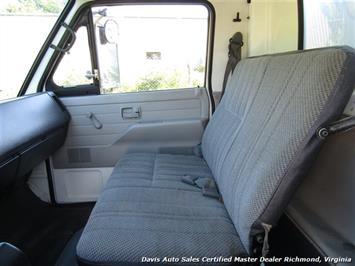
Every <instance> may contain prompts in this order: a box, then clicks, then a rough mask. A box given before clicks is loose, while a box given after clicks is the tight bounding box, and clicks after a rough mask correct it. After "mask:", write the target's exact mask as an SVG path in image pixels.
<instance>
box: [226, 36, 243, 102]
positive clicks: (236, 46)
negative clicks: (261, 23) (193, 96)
mask: <svg viewBox="0 0 355 266" xmlns="http://www.w3.org/2000/svg"><path fill="white" fill-rule="evenodd" d="M242 46H243V35H242V33H241V32H237V33H235V34H234V35H233V36H232V38H230V39H229V46H228V50H229V51H228V62H227V66H226V71H225V72H224V79H223V87H222V96H223V94H224V91H225V89H226V86H227V82H228V79H229V76H230V75H231V74H233V71H234V69H235V67H236V66H237V64H238V62H239V61H240V60H241V58H242Z"/></svg>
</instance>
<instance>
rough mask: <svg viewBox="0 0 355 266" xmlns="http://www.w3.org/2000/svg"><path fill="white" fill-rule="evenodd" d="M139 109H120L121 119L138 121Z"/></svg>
mask: <svg viewBox="0 0 355 266" xmlns="http://www.w3.org/2000/svg"><path fill="white" fill-rule="evenodd" d="M141 113H142V111H141V108H140V107H137V106H136V107H123V108H121V115H122V118H123V119H138V118H140V117H141Z"/></svg>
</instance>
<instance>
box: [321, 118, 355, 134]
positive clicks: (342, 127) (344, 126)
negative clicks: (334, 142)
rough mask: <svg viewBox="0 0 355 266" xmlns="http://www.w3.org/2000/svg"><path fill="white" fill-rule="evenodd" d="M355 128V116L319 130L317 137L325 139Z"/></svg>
mask: <svg viewBox="0 0 355 266" xmlns="http://www.w3.org/2000/svg"><path fill="white" fill-rule="evenodd" d="M353 128H355V116H348V117H345V118H343V119H340V120H338V121H335V122H334V123H331V124H329V125H328V126H325V127H322V128H320V129H318V130H317V136H318V137H319V138H320V139H325V138H326V137H328V136H329V135H333V134H336V133H338V132H345V131H348V130H351V129H353Z"/></svg>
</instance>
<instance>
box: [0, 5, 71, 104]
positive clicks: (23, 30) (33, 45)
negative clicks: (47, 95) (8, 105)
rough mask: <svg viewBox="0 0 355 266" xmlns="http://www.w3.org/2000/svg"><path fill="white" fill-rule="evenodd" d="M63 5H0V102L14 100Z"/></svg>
mask: <svg viewBox="0 0 355 266" xmlns="http://www.w3.org/2000/svg"><path fill="white" fill-rule="evenodd" d="M49 2H50V3H49ZM66 2H67V0H51V1H45V0H26V1H23V0H11V1H10V0H4V1H0V36H2V38H1V42H0V58H1V60H0V73H1V79H0V100H3V99H8V98H13V97H16V96H17V94H18V92H19V90H20V87H21V86H22V83H23V81H24V80H25V77H26V75H27V73H28V72H29V70H30V68H31V66H32V64H33V62H34V60H35V58H36V56H37V54H38V52H39V50H40V49H41V47H42V45H43V43H44V41H45V39H46V38H47V36H48V34H49V32H50V30H51V29H52V27H53V26H54V23H55V21H56V20H57V18H58V16H59V13H60V12H61V11H62V10H63V8H64V6H65V4H66Z"/></svg>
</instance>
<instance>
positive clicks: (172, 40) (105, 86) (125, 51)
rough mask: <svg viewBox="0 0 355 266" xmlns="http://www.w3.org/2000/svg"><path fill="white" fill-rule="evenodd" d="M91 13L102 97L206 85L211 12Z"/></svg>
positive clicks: (169, 8) (126, 9)
mask: <svg viewBox="0 0 355 266" xmlns="http://www.w3.org/2000/svg"><path fill="white" fill-rule="evenodd" d="M92 11H93V16H94V18H93V19H94V25H95V29H96V39H97V40H96V41H97V49H98V59H99V68H100V86H101V92H102V93H112V92H136V91H148V90H158V89H178V88H189V87H197V86H201V87H202V86H204V85H205V65H206V49H207V34H208V10H207V8H206V7H204V6H201V5H129V6H107V7H95V8H93V10H92Z"/></svg>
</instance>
